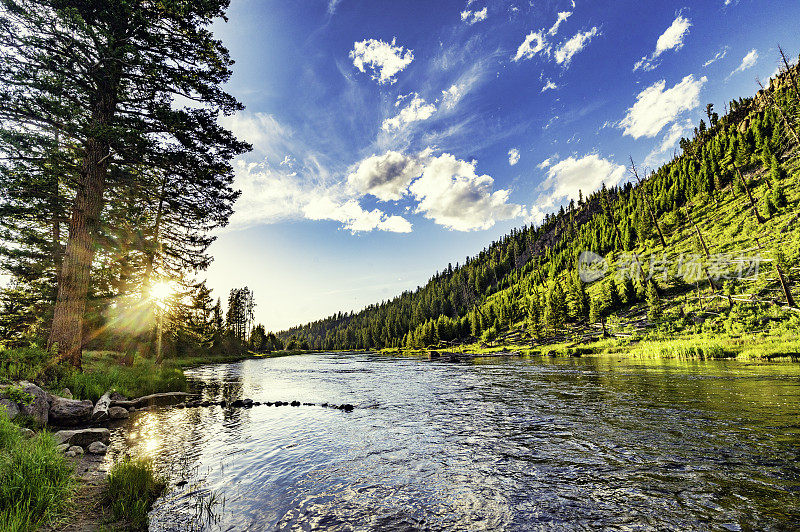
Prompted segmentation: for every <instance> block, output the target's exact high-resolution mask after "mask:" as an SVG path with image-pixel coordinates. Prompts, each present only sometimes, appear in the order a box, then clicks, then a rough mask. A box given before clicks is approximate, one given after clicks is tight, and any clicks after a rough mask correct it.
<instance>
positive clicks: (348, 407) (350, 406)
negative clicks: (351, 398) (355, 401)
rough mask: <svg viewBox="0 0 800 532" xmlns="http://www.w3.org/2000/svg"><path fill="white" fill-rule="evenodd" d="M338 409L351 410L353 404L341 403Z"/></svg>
mask: <svg viewBox="0 0 800 532" xmlns="http://www.w3.org/2000/svg"><path fill="white" fill-rule="evenodd" d="M339 409H340V410H344V411H345V412H352V411H353V405H351V404H346V405H342V406H340V407H339Z"/></svg>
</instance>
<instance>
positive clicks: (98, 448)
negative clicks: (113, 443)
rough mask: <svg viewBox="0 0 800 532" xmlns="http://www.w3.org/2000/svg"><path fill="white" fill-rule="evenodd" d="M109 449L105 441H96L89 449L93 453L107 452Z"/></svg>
mask: <svg viewBox="0 0 800 532" xmlns="http://www.w3.org/2000/svg"><path fill="white" fill-rule="evenodd" d="M107 450H108V445H106V444H105V443H103V442H99V441H96V442H94V443H92V444H91V445H89V449H88V451H89V452H90V453H92V454H106V451H107Z"/></svg>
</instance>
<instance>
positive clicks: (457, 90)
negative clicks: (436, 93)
mask: <svg viewBox="0 0 800 532" xmlns="http://www.w3.org/2000/svg"><path fill="white" fill-rule="evenodd" d="M463 97H464V87H462V86H461V85H452V86H451V87H450V88H449V89H447V90H446V91H442V106H443V107H444V108H445V109H452V108H454V107H455V106H456V105H457V104H458V102H460V101H461V98H463Z"/></svg>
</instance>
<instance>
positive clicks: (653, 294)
mask: <svg viewBox="0 0 800 532" xmlns="http://www.w3.org/2000/svg"><path fill="white" fill-rule="evenodd" d="M661 315H662V311H661V298H659V297H658V290H657V289H656V285H655V284H654V283H653V282H649V283H647V319H648V320H650V321H651V322H655V321H658V320H659V319H660V318H661Z"/></svg>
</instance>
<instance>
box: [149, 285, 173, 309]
mask: <svg viewBox="0 0 800 532" xmlns="http://www.w3.org/2000/svg"><path fill="white" fill-rule="evenodd" d="M174 293H175V282H174V281H159V282H157V283H156V284H154V285H153V286H151V287H150V298H151V299H153V300H155V301H156V302H158V303H161V304H163V303H165V302H166V301H167V300H168V299H169V298H170V297H172V295H173V294H174Z"/></svg>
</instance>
